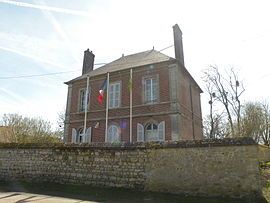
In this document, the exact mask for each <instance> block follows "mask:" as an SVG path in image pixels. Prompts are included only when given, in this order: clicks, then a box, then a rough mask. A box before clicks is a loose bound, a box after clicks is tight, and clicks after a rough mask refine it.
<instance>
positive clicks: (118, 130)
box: [107, 124, 121, 143]
mask: <svg viewBox="0 0 270 203" xmlns="http://www.w3.org/2000/svg"><path fill="white" fill-rule="evenodd" d="M112 128H114V129H115V130H116V132H117V135H118V136H117V137H116V138H117V139H112V136H113V135H110V132H111V130H112ZM107 142H110V143H118V142H121V134H120V127H119V126H118V125H116V124H111V125H110V126H109V127H108V132H107Z"/></svg>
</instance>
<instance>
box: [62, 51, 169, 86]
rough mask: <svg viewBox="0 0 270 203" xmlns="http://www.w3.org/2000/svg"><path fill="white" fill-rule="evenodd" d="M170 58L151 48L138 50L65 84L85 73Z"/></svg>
mask: <svg viewBox="0 0 270 203" xmlns="http://www.w3.org/2000/svg"><path fill="white" fill-rule="evenodd" d="M172 59H174V58H171V57H169V56H167V55H165V54H162V53H160V52H158V51H156V50H154V49H152V50H148V51H144V52H140V53H136V54H131V55H128V56H123V57H121V58H119V59H116V60H115V61H112V62H110V63H107V64H106V65H104V66H101V67H99V68H97V69H94V70H92V71H90V72H88V73H86V74H84V75H82V76H80V77H77V78H75V79H73V80H70V81H68V82H66V84H68V83H70V82H74V81H77V80H80V79H83V78H86V77H87V75H89V76H90V77H91V76H97V75H102V74H105V73H107V72H114V71H119V70H125V69H129V68H135V67H139V66H143V65H148V64H154V63H160V62H164V61H169V60H172Z"/></svg>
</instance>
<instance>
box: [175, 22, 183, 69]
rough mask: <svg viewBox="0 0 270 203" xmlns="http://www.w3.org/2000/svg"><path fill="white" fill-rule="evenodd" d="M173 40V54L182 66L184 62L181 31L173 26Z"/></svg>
mask: <svg viewBox="0 0 270 203" xmlns="http://www.w3.org/2000/svg"><path fill="white" fill-rule="evenodd" d="M173 38H174V52H175V58H176V59H177V60H178V61H179V62H180V63H181V64H182V65H185V62H184V52H183V42H182V31H181V30H180V28H179V26H178V25H177V24H175V25H174V26H173Z"/></svg>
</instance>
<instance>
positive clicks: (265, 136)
mask: <svg viewBox="0 0 270 203" xmlns="http://www.w3.org/2000/svg"><path fill="white" fill-rule="evenodd" d="M261 107H262V112H263V126H262V130H261V137H262V140H263V143H264V144H265V145H268V146H270V122H269V121H270V108H269V103H267V102H266V101H264V102H262V103H261Z"/></svg>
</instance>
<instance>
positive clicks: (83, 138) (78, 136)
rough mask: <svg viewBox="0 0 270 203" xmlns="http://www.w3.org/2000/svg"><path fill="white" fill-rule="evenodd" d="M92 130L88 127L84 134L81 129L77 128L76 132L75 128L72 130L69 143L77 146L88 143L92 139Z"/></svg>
mask: <svg viewBox="0 0 270 203" xmlns="http://www.w3.org/2000/svg"><path fill="white" fill-rule="evenodd" d="M91 129H92V128H91V127H89V128H87V129H86V130H85V134H84V129H83V128H79V129H78V130H76V129H75V128H72V137H71V142H72V143H75V144H78V143H90V142H91V140H92V138H91V134H92V130H91Z"/></svg>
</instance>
